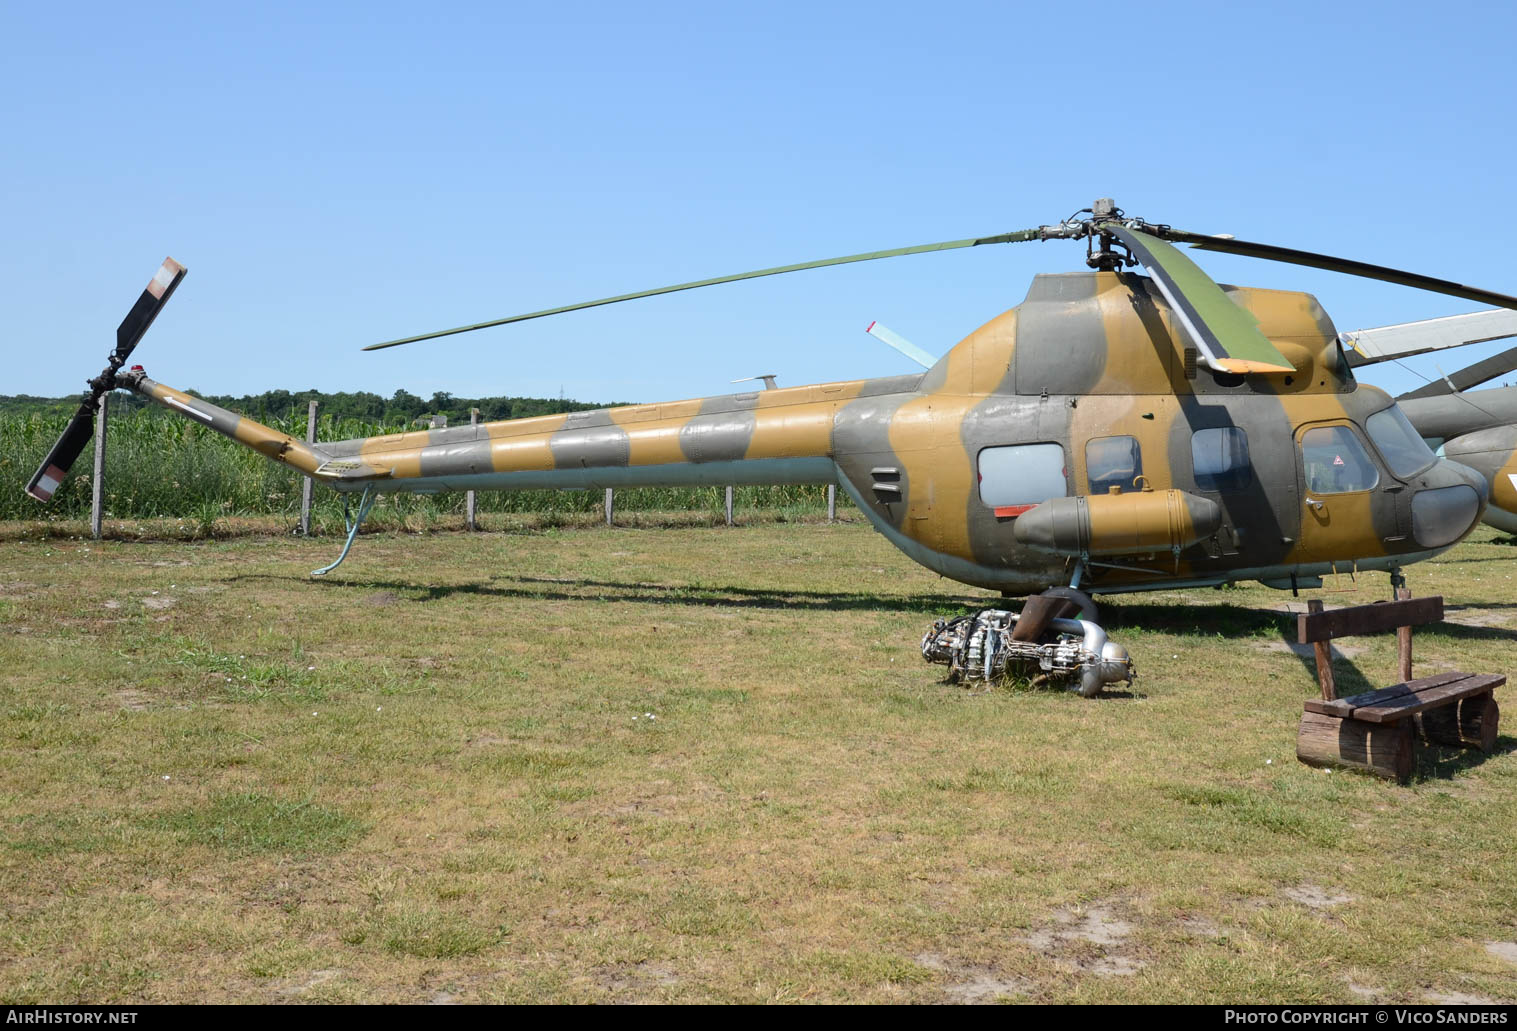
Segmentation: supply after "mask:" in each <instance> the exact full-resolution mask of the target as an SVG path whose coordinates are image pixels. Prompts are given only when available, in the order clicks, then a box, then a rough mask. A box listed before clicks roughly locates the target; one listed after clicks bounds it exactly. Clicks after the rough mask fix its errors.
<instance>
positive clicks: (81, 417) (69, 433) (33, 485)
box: [26, 401, 95, 501]
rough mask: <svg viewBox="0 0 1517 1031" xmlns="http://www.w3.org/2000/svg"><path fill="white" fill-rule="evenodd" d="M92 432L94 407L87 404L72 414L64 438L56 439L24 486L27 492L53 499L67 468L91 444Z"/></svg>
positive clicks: (34, 495)
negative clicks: (72, 416)
mask: <svg viewBox="0 0 1517 1031" xmlns="http://www.w3.org/2000/svg"><path fill="white" fill-rule="evenodd" d="M94 432H95V406H94V404H93V402H91V401H86V402H85V403H84V404H82V405H80V406H79V411H78V412H76V413H74V418H73V419H72V420H70V422H69V424H68V427H67V428H66V429H65V430H64V431H63V436H61V437H59V438H58V443H56V444H54V445H53V449H52V450H51V451H49V452H48V453H47V457H46V458H44V459H43V460H42V465H41V466H39V467H38V469H37V472H36V474H35V475H33V476H32V478H31V482H29V483H28V484H27V485H26V492H27V493H28V494H30V495H31V496H32V497H34V498H36V499H37V500H38V501H50V500H52V497H53V495H54V494H55V493H56V492H57V490H58V488H59V487H61V486H62V485H63V481H64V479H65V478H66V477H67V476H68V471H69V469H70V468H72V467H73V464H74V460H75V459H77V458H78V457H79V453H80V452H81V451H83V450H84V446H85V445H86V444H88V443H89V442H90V437H91V436H92V435H93V434H94Z"/></svg>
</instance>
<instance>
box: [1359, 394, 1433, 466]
mask: <svg viewBox="0 0 1517 1031" xmlns="http://www.w3.org/2000/svg"><path fill="white" fill-rule="evenodd" d="M1364 428H1365V429H1367V430H1369V431H1370V440H1373V441H1374V442H1375V446H1376V447H1377V448H1379V449H1380V457H1382V458H1384V459H1385V464H1386V465H1388V466H1390V469H1391V472H1393V473H1395V474H1396V475H1397V476H1403V477H1405V476H1411V475H1413V474H1414V473H1419V472H1421V471H1422V470H1423V469H1425V468H1427V467H1428V466H1429V465H1432V464H1433V462H1434V460H1435V459H1436V458H1437V456H1436V455H1434V454H1433V450H1432V448H1430V447H1428V446H1427V444H1426V442H1424V441H1423V439H1422V436H1421V434H1419V433H1418V432H1417V431H1416V430H1414V429H1413V428H1412V424H1411V422H1410V421H1408V420H1407V417H1406V415H1405V413H1403V412H1402V411H1401V409H1400V407H1398V406H1396V405H1391V406H1390V407H1389V408H1387V409H1385V410H1384V411H1382V412H1376V413H1375V414H1374V415H1372V416H1370V417H1369V421H1367V422H1366V423H1365V424H1364Z"/></svg>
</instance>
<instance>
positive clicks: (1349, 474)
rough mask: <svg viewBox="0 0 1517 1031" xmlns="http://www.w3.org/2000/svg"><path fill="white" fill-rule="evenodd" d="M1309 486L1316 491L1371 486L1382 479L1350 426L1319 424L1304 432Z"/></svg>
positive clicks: (1303, 452)
mask: <svg viewBox="0 0 1517 1031" xmlns="http://www.w3.org/2000/svg"><path fill="white" fill-rule="evenodd" d="M1301 458H1302V461H1303V462H1304V463H1305V464H1306V488H1307V489H1308V490H1310V491H1312V492H1313V493H1315V494H1347V493H1349V492H1350V491H1356V490H1369V489H1370V488H1371V487H1373V486H1374V485H1375V484H1376V483H1378V482H1379V481H1380V473H1379V472H1378V471H1376V469H1375V463H1374V462H1371V461H1370V456H1369V454H1368V453H1366V452H1365V450H1364V445H1363V444H1361V443H1359V438H1358V437H1356V436H1354V431H1353V430H1351V429H1349V428H1348V427H1347V426H1318V427H1317V428H1315V429H1310V430H1307V431H1306V432H1305V433H1303V434H1302V435H1301Z"/></svg>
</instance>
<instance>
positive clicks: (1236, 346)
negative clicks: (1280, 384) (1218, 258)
mask: <svg viewBox="0 0 1517 1031" xmlns="http://www.w3.org/2000/svg"><path fill="white" fill-rule="evenodd" d="M1100 231H1101V232H1103V233H1110V234H1111V235H1113V236H1115V237H1116V238H1117V239H1118V240H1121V241H1122V242H1123V243H1124V244H1126V245H1127V248H1128V250H1130V251H1132V253H1133V257H1135V258H1137V259H1138V260H1139V261H1140V262H1142V263H1143V267H1144V268H1146V269H1148V271H1149V273H1150V274H1152V275H1153V277H1154V282H1155V283H1156V284H1158V287H1159V292H1160V293H1162V294H1163V295H1164V298H1165V300H1167V301H1169V304H1170V308H1171V309H1172V310H1173V311H1174V313H1175V316H1176V317H1177V318H1178V319H1179V320H1180V322H1181V323H1182V324H1183V325H1184V326H1185V329H1186V332H1188V333H1189V334H1190V336H1191V338H1192V339H1193V340H1194V341H1195V343H1196V347H1197V349H1198V350H1199V351H1200V352H1201V355H1202V356H1203V357H1204V358H1205V359H1206V364H1207V365H1208V366H1210V367H1211V368H1213V369H1215V370H1216V371H1218V372H1232V373H1247V372H1294V371H1295V366H1293V365H1292V364H1291V363H1290V361H1289V360H1287V359H1286V357H1285V356H1284V355H1283V354H1281V353H1280V352H1279V351H1277V350H1276V349H1275V345H1274V344H1272V343H1270V342H1269V338H1268V337H1266V336H1265V335H1264V334H1263V333H1261V332H1259V324H1258V322H1257V321H1256V320H1255V319H1254V317H1253V315H1252V314H1250V313H1249V312H1247V311H1245V310H1244V309H1242V308H1240V307H1238V305H1236V304H1234V303H1233V302H1232V300H1231V299H1230V298H1229V297H1228V296H1227V294H1226V293H1224V292H1223V290H1222V288H1221V287H1220V286H1218V285H1217V284H1216V283H1215V282H1213V281H1212V278H1211V277H1210V276H1208V275H1207V274H1206V273H1205V272H1203V271H1201V269H1200V268H1199V267H1198V266H1197V265H1196V263H1195V262H1193V261H1191V260H1190V259H1189V258H1187V257H1186V256H1185V255H1183V254H1181V253H1180V252H1179V251H1178V250H1176V249H1175V248H1173V247H1171V246H1170V245H1169V244H1167V243H1165V242H1164V241H1163V240H1160V239H1158V238H1157V237H1154V236H1149V235H1148V234H1147V233H1140V232H1138V231H1137V230H1135V229H1128V228H1127V227H1126V226H1123V225H1119V224H1115V223H1113V224H1108V225H1103V226H1101V227H1100Z"/></svg>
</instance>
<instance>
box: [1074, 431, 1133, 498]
mask: <svg viewBox="0 0 1517 1031" xmlns="http://www.w3.org/2000/svg"><path fill="white" fill-rule="evenodd" d="M1142 474H1143V452H1142V451H1141V450H1140V449H1139V447H1138V438H1136V437H1097V438H1095V439H1094V440H1091V441H1088V442H1087V443H1086V445H1085V476H1086V478H1087V479H1088V480H1089V481H1090V492H1091V493H1092V494H1106V493H1108V492H1109V491H1110V490H1111V488H1113V487H1121V488H1122V489H1123V490H1132V489H1133V481H1134V480H1136V479H1137V478H1138V477H1139V476H1141V475H1142Z"/></svg>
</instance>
